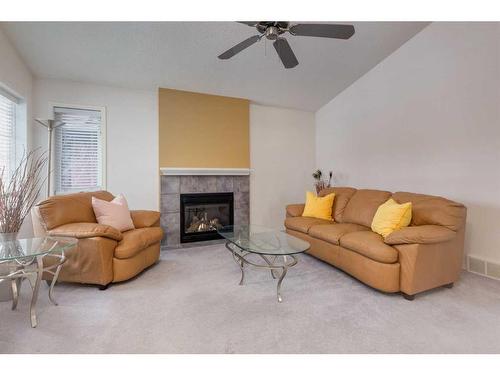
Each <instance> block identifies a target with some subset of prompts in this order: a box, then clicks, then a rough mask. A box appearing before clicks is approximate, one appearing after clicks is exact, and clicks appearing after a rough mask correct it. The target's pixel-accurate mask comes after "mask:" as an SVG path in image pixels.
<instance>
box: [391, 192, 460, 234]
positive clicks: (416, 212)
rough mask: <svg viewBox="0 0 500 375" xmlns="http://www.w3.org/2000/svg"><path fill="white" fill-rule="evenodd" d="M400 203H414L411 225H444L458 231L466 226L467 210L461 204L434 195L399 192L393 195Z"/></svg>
mask: <svg viewBox="0 0 500 375" xmlns="http://www.w3.org/2000/svg"><path fill="white" fill-rule="evenodd" d="M392 199H394V200H395V201H396V202H398V203H406V202H411V203H412V219H411V223H410V225H442V226H444V227H446V228H448V229H451V230H454V231H457V230H459V229H461V228H462V227H463V226H464V225H465V217H466V215H467V209H466V208H465V206H464V205H463V204H461V203H457V202H453V201H451V200H449V199H446V198H443V197H437V196H434V195H425V194H416V193H406V192H397V193H394V194H393V195H392Z"/></svg>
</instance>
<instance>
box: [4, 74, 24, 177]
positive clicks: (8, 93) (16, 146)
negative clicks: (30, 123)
mask: <svg viewBox="0 0 500 375" xmlns="http://www.w3.org/2000/svg"><path fill="white" fill-rule="evenodd" d="M0 95H2V96H3V97H5V98H7V99H8V100H10V101H11V102H13V103H14V104H15V114H14V123H13V124H12V125H13V129H12V133H13V134H12V137H13V138H12V150H11V154H10V157H9V164H10V165H9V170H8V175H6V176H4V178H6V179H7V180H8V179H9V178H10V177H11V176H10V174H12V173H13V172H14V170H15V169H16V167H17V163H18V162H19V160H20V159H21V155H20V153H19V152H20V149H21V148H23V149H24V148H25V146H26V145H25V139H24V138H23V139H21V133H23V131H22V129H21V128H20V127H21V126H24V127H25V126H26V105H25V102H24V100H23V99H22V97H21V96H19V95H18V94H16V93H15V92H13V91H12V90H10V89H9V88H8V87H7V86H5V85H4V84H3V83H1V82H0ZM21 146H24V147H21Z"/></svg>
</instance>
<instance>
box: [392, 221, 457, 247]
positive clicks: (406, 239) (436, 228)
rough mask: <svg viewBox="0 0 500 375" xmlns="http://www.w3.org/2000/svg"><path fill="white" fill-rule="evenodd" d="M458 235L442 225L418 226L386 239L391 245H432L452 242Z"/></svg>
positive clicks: (395, 232)
mask: <svg viewBox="0 0 500 375" xmlns="http://www.w3.org/2000/svg"><path fill="white" fill-rule="evenodd" d="M455 235H456V233H455V232H454V231H452V230H451V229H448V228H445V227H443V226H440V225H418V226H413V227H406V228H402V229H399V230H397V231H394V232H392V233H391V234H389V235H388V236H387V237H386V238H385V241H384V242H385V243H386V244H389V245H400V244H431V243H439V242H446V241H449V240H451V239H452V238H453V237H454V236H455Z"/></svg>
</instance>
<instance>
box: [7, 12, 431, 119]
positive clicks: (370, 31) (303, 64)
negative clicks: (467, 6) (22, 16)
mask: <svg viewBox="0 0 500 375" xmlns="http://www.w3.org/2000/svg"><path fill="white" fill-rule="evenodd" d="M426 25H427V23H423V22H355V23H354V26H355V28H356V33H355V34H354V36H353V37H352V38H351V39H349V40H336V39H326V38H311V37H298V36H291V35H289V36H288V37H287V39H288V41H289V43H290V45H291V46H292V48H293V50H294V52H295V55H296V56H297V58H298V60H299V62H300V64H299V65H298V66H297V67H296V68H294V69H289V70H286V69H284V68H283V66H282V64H281V62H280V60H279V59H278V56H277V55H276V52H275V50H274V48H273V46H272V45H271V44H270V43H269V42H267V43H266V42H265V39H262V40H261V41H260V42H259V43H257V44H255V45H253V46H252V47H250V48H248V49H247V50H245V51H243V52H241V53H240V54H238V55H237V56H235V57H233V58H232V59H230V60H226V61H222V60H219V59H217V55H219V54H220V53H221V52H223V51H225V50H226V49H228V48H230V47H232V46H233V45H235V44H237V43H239V42H240V41H242V40H243V39H245V38H248V37H249V36H252V35H255V34H256V33H257V32H256V30H255V29H254V28H252V27H249V26H246V25H242V24H239V23H236V22H162V23H154V22H129V23H125V22H104V23H84V22H73V23H69V22H60V23H58V22H39V23H36V22H14V23H3V28H4V31H5V32H6V34H7V36H8V37H9V39H10V40H11V41H12V42H13V44H14V45H15V47H16V48H17V50H18V51H19V53H20V54H21V56H22V57H23V59H24V60H25V61H26V63H27V64H28V66H29V67H30V69H31V70H32V72H33V74H34V75H35V76H37V77H48V78H59V79H69V80H74V81H82V82H92V83H100V84H108V85H114V86H123V87H131V88H144V89H154V88H157V87H168V88H175V89H181V90H189V91H197V92H203V93H211V94H219V95H226V96H234V97H241V98H248V99H250V100H252V101H255V102H257V103H263V104H269V105H277V106H283V107H290V108H297V109H303V110H309V111H315V110H317V109H319V108H320V107H321V106H322V105H324V104H326V103H328V102H329V101H330V100H331V99H332V98H333V97H335V96H336V95H337V94H338V93H340V92H341V91H342V90H343V89H345V88H346V87H347V86H349V85H350V84H351V83H352V82H354V81H355V80H356V79H358V78H359V77H360V76H362V75H363V74H364V73H366V72H367V71H368V70H370V69H371V68H372V67H374V66H375V65H376V64H377V63H378V62H380V61H381V60H383V59H384V58H385V57H386V56H388V55H389V54H391V53H392V52H393V51H395V50H396V49H397V48H398V47H399V46H401V45H402V44H403V43H405V42H406V41H407V40H408V39H410V38H411V37H413V36H414V35H415V34H416V33H418V32H419V31H420V30H421V29H423V28H424V27H425V26H426Z"/></svg>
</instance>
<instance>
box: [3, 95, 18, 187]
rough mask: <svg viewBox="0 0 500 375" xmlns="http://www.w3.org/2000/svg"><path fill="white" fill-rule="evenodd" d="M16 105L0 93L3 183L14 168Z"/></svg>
mask: <svg viewBox="0 0 500 375" xmlns="http://www.w3.org/2000/svg"><path fill="white" fill-rule="evenodd" d="M15 128H16V103H15V102H14V101H13V100H11V99H10V98H8V97H7V96H4V95H2V94H1V93H0V173H1V172H2V171H3V179H4V181H5V180H6V179H7V178H9V176H10V174H11V172H12V171H13V168H14V165H13V163H14V154H15Z"/></svg>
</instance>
